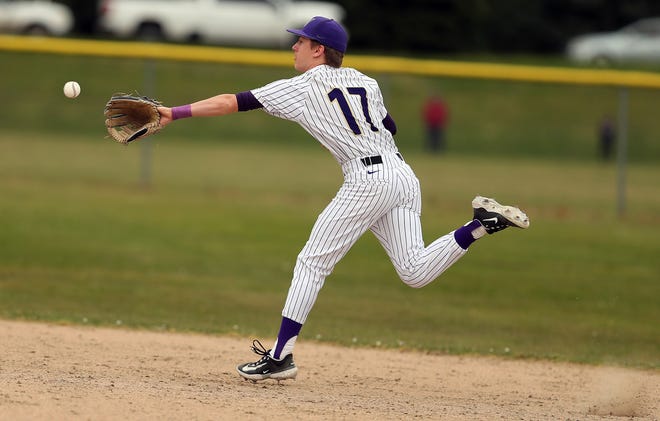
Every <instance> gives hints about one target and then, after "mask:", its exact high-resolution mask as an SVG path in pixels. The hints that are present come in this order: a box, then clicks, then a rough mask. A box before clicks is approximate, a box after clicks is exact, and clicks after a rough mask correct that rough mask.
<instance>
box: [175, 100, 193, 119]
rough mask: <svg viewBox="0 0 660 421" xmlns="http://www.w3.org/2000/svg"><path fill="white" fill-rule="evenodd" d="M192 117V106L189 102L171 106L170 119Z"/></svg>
mask: <svg viewBox="0 0 660 421" xmlns="http://www.w3.org/2000/svg"><path fill="white" fill-rule="evenodd" d="M188 117H192V106H191V105H190V104H187V105H181V106H180V107H172V120H178V119H180V118H188Z"/></svg>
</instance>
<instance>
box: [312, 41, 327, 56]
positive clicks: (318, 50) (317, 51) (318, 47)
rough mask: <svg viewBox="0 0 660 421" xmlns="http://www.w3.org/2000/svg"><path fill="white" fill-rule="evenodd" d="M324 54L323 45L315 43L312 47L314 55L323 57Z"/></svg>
mask: <svg viewBox="0 0 660 421" xmlns="http://www.w3.org/2000/svg"><path fill="white" fill-rule="evenodd" d="M324 56H325V45H322V44H316V47H315V48H314V57H324Z"/></svg>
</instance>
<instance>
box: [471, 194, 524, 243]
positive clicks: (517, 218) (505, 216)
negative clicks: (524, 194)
mask: <svg viewBox="0 0 660 421" xmlns="http://www.w3.org/2000/svg"><path fill="white" fill-rule="evenodd" d="M472 208H473V209H474V219H476V220H478V221H479V222H481V225H483V226H484V228H486V232H487V233H488V234H493V233H495V232H497V231H502V230H503V229H505V228H508V227H518V228H528V227H529V218H528V217H527V215H526V214H525V212H523V211H521V210H520V209H518V208H516V207H514V206H502V205H500V204H499V203H497V202H496V201H495V200H494V199H489V198H487V197H481V196H477V197H475V198H474V200H472Z"/></svg>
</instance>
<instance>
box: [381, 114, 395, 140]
mask: <svg viewBox="0 0 660 421" xmlns="http://www.w3.org/2000/svg"><path fill="white" fill-rule="evenodd" d="M383 125H384V126H385V128H386V129H387V130H389V131H390V133H392V136H394V135H395V134H396V123H395V122H394V119H393V118H392V116H391V115H390V113H387V115H386V116H385V118H384V119H383Z"/></svg>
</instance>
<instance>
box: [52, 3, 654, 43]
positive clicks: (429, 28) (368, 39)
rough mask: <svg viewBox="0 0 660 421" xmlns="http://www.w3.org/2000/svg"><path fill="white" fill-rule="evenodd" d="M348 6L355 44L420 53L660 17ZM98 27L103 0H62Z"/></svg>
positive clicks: (532, 7) (79, 25)
mask: <svg viewBox="0 0 660 421" xmlns="http://www.w3.org/2000/svg"><path fill="white" fill-rule="evenodd" d="M331 1H334V2H336V3H339V4H341V5H342V6H344V8H345V9H346V11H347V18H346V21H345V24H346V27H347V29H348V30H349V31H350V33H351V47H352V48H355V49H359V50H373V51H389V52H392V51H397V52H414V53H416V54H425V53H428V54H434V53H438V52H441V53H456V52H478V53H483V52H495V53H513V52H516V53H556V52H560V51H562V50H563V48H564V46H565V43H566V41H567V40H568V39H569V38H570V37H572V36H575V35H578V34H581V33H585V32H595V31H603V30H614V29H618V28H620V27H622V26H624V25H626V24H628V23H630V22H632V21H634V20H637V19H639V18H642V17H649V16H655V15H657V16H660V1H657V0H407V1H405V2H403V1H400V0H379V1H365V0H331ZM59 2H61V3H64V4H67V5H68V6H70V7H71V8H72V10H73V11H74V15H75V18H76V26H75V31H76V32H77V33H79V34H93V33H94V32H95V25H96V20H97V13H98V7H99V6H98V5H99V3H100V1H99V0H59Z"/></svg>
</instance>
